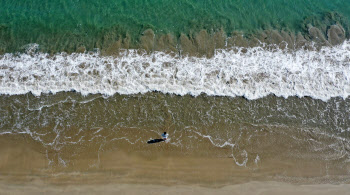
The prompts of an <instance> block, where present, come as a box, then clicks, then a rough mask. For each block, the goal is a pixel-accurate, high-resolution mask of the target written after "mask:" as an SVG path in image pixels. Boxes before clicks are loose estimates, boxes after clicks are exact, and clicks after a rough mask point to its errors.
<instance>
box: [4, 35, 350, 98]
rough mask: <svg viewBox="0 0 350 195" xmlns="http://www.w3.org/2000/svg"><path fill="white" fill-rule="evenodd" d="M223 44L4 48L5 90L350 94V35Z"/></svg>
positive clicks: (298, 94) (257, 95)
mask: <svg viewBox="0 0 350 195" xmlns="http://www.w3.org/2000/svg"><path fill="white" fill-rule="evenodd" d="M242 51H243V48H232V49H231V50H217V51H216V54H215V55H214V57H212V58H210V59H207V58H195V57H179V56H176V57H173V56H172V55H167V54H165V53H162V52H157V53H153V54H151V55H146V54H143V55H141V54H138V52H137V51H135V50H129V51H128V52H125V53H124V54H123V55H121V56H120V57H105V56H100V55H98V54H69V55H68V54H56V55H54V56H50V55H48V54H44V53H39V54H31V55H29V54H20V55H14V54H4V55H1V56H0V93H1V94H10V95H13V94H25V93H28V92H32V93H33V94H35V95H40V94H41V93H56V92H60V91H71V90H76V91H78V92H81V93H82V94H84V95H86V94H89V93H93V94H95V93H102V94H106V95H113V94H115V93H120V94H135V93H145V92H149V91H160V92H163V93H174V94H178V95H185V94H191V95H195V96H196V95H199V94H201V93H206V94H208V95H218V96H232V97H235V96H244V97H246V98H248V99H257V98H261V97H264V96H266V95H269V94H275V95H277V96H283V97H288V96H301V97H302V96H311V97H313V98H317V99H322V100H328V99H329V98H331V97H336V96H340V97H343V98H347V97H348V96H349V94H350V41H346V42H344V43H343V44H342V45H339V46H336V47H325V48H323V49H321V50H320V51H305V50H296V51H284V50H275V51H269V50H266V49H263V48H261V47H256V48H250V49H248V50H247V52H242Z"/></svg>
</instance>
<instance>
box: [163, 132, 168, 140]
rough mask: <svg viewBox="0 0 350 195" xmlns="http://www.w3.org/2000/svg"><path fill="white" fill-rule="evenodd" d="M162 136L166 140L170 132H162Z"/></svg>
mask: <svg viewBox="0 0 350 195" xmlns="http://www.w3.org/2000/svg"><path fill="white" fill-rule="evenodd" d="M162 138H163V140H164V141H165V140H166V139H167V138H168V134H167V133H166V132H164V133H163V134H162Z"/></svg>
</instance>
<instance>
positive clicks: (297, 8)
mask: <svg viewBox="0 0 350 195" xmlns="http://www.w3.org/2000/svg"><path fill="white" fill-rule="evenodd" d="M349 8H350V1H349V0H332V1H330V0H308V1H307V0H220V1H218V0H205V1H196V0H177V1H169V0H94V1H92V0H55V1H43V0H18V1H12V0H1V4H0V53H5V52H14V51H21V49H22V50H23V46H24V45H26V44H30V43H37V44H39V45H40V48H41V49H42V50H43V51H47V52H59V51H68V52H69V51H75V50H76V49H77V48H78V47H80V46H84V47H86V48H87V49H88V50H92V49H93V48H103V47H104V45H105V44H106V42H111V41H116V40H119V39H125V38H127V39H128V40H129V41H130V44H131V47H137V45H138V43H139V41H140V39H139V38H140V36H141V35H142V33H143V32H144V31H145V30H146V29H152V30H153V31H154V32H155V34H166V33H170V34H172V35H173V36H174V37H175V38H177V37H179V36H180V34H181V33H184V34H186V35H188V36H192V35H194V34H195V33H197V32H199V31H200V30H201V29H204V30H207V31H208V32H209V33H211V32H214V31H217V30H219V29H222V30H224V31H225V32H226V33H227V34H228V35H229V34H230V33H231V32H233V31H242V32H244V33H254V32H257V31H260V30H264V29H277V30H285V31H289V32H303V31H305V26H306V25H307V24H312V25H314V26H317V27H320V28H321V29H322V28H327V25H331V24H333V23H341V24H342V25H343V27H344V28H345V29H346V30H347V28H348V26H347V25H348V21H349V18H350V11H349ZM327 23H329V24H327ZM322 25H324V26H323V27H322Z"/></svg>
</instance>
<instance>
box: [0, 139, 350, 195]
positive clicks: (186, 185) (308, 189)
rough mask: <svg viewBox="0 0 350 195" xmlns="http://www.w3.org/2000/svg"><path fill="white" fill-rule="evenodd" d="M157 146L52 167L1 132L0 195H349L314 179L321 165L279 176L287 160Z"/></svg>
mask: <svg viewBox="0 0 350 195" xmlns="http://www.w3.org/2000/svg"><path fill="white" fill-rule="evenodd" d="M152 147H153V146H152ZM154 148H156V150H157V151H158V152H155V151H154V150H153V149H150V150H148V151H147V150H144V151H132V150H125V148H124V149H122V147H121V146H120V145H119V149H111V150H106V151H103V152H101V153H99V154H98V156H97V158H96V157H95V156H89V155H83V156H80V157H79V159H78V160H77V159H76V160H73V159H72V162H70V164H69V165H67V166H64V165H60V166H52V164H51V163H50V160H49V159H48V158H47V154H46V153H45V150H44V149H43V148H42V146H40V144H36V143H35V142H33V141H30V140H28V139H26V138H25V136H21V135H16V136H13V135H2V136H1V139H0V173H1V174H0V194H61V193H62V192H63V193H69V194H96V193H104V194H115V193H118V194H156V193H162V194H164V193H165V194H213V193H216V194H281V193H284V194H334V193H336V194H346V193H347V192H348V191H349V190H350V185H349V181H346V179H345V180H344V181H343V182H340V183H339V184H336V183H334V184H332V185H331V184H327V177H326V178H324V179H322V180H323V182H322V181H321V180H317V181H316V180H314V178H315V177H317V175H318V174H319V173H317V172H318V171H320V170H317V168H315V169H314V170H312V169H309V170H306V169H305V167H304V168H303V167H301V168H300V169H293V168H292V167H291V169H290V170H289V172H288V173H285V175H286V176H289V177H285V178H283V177H280V178H279V179H278V178H276V177H274V176H273V175H281V173H282V172H285V170H284V169H285V166H288V165H286V164H283V162H268V163H266V164H270V165H269V166H267V165H264V166H260V167H259V166H256V167H239V166H237V165H235V164H234V163H233V160H232V158H212V157H204V156H203V155H195V153H193V154H191V155H188V154H187V155H185V154H182V155H181V152H178V151H174V152H171V147H170V146H169V145H166V144H163V145H160V144H159V145H155V147H154ZM309 163H311V162H309ZM306 164H307V162H306ZM306 167H308V166H306ZM320 175H321V174H320ZM293 177H294V178H297V179H295V180H294V181H293V180H291V178H293ZM288 178H289V179H288ZM328 179H331V176H329V177H328ZM320 181H321V182H320ZM304 184H307V185H304Z"/></svg>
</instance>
